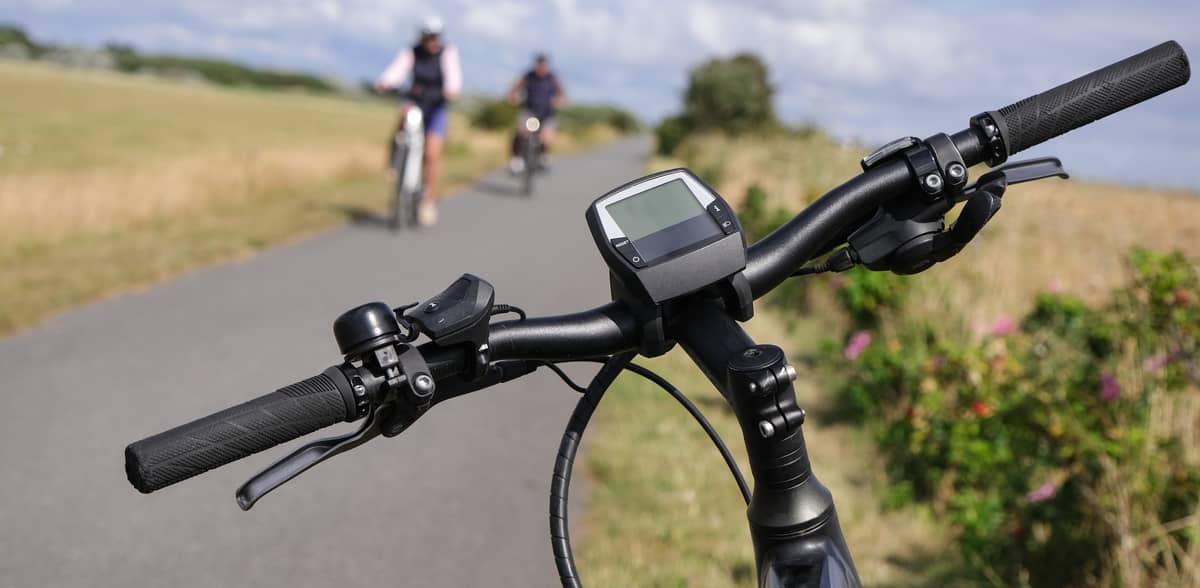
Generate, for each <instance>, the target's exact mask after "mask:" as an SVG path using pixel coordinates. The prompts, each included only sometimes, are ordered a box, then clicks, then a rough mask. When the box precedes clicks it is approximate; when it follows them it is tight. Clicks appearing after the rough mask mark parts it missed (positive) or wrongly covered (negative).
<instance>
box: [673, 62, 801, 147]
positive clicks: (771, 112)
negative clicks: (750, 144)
mask: <svg viewBox="0 0 1200 588" xmlns="http://www.w3.org/2000/svg"><path fill="white" fill-rule="evenodd" d="M769 78H770V76H769V75H768V73H767V66H766V64H765V63H764V62H763V61H762V59H760V58H759V57H758V56H757V55H753V54H749V53H743V54H740V55H736V56H734V57H731V58H728V59H720V58H718V59H711V60H709V61H707V62H705V63H703V64H701V65H699V66H697V67H696V68H694V69H692V71H691V72H690V73H689V74H688V87H687V91H686V92H685V93H684V111H683V117H684V118H685V119H686V120H687V123H688V127H689V130H690V131H712V130H716V131H724V132H726V133H729V134H734V135H736V134H741V133H745V132H750V131H759V130H762V129H765V128H773V127H776V126H778V124H779V121H778V119H776V117H775V107H774V105H773V104H772V101H771V100H772V96H773V94H774V89H773V88H772V87H771V83H770V79H769Z"/></svg>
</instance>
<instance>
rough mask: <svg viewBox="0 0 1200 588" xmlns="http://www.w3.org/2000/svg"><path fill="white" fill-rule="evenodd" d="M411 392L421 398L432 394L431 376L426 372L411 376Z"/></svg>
mask: <svg viewBox="0 0 1200 588" xmlns="http://www.w3.org/2000/svg"><path fill="white" fill-rule="evenodd" d="M413 392H414V393H415V394H416V395H417V396H420V397H422V398H424V397H426V396H429V395H430V394H433V378H431V377H429V375H428V374H418V375H417V377H416V378H413Z"/></svg>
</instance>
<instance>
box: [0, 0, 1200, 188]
mask: <svg viewBox="0 0 1200 588" xmlns="http://www.w3.org/2000/svg"><path fill="white" fill-rule="evenodd" d="M432 14H438V15H440V16H441V17H442V18H443V19H444V20H445V21H446V23H447V29H446V32H447V38H448V39H449V40H450V42H452V43H455V44H457V45H458V46H459V48H460V52H461V54H462V57H463V65H464V70H465V84H466V87H467V89H468V90H471V91H480V92H489V93H498V92H500V91H502V90H503V89H504V88H506V87H507V85H508V84H510V83H511V82H512V80H513V79H514V78H515V77H516V75H517V74H518V73H519V72H520V71H522V69H523V68H525V67H527V66H528V65H529V62H530V59H531V56H532V55H533V54H534V53H535V52H537V51H548V52H549V53H550V54H551V56H552V60H553V63H554V65H555V67H556V69H557V70H558V71H559V74H560V77H561V78H562V79H563V81H564V84H565V85H566V87H567V91H568V93H569V95H570V96H571V97H573V98H576V99H578V100H581V101H589V102H611V103H615V104H619V105H621V106H625V107H627V108H629V109H631V110H633V111H634V112H636V113H637V114H638V115H639V116H641V117H642V118H644V119H646V120H648V121H654V120H657V119H659V118H661V117H663V116H666V115H669V114H671V113H672V112H674V111H676V110H677V109H678V108H679V106H680V102H681V98H680V97H681V95H682V92H683V90H684V88H685V85H686V80H687V70H688V69H689V68H690V67H693V66H695V65H697V64H699V63H701V62H703V61H705V60H706V59H709V58H712V57H714V56H727V55H731V54H733V53H736V52H739V51H753V52H755V53H758V54H759V55H761V56H762V57H763V58H764V59H765V60H766V62H767V63H768V65H769V67H770V70H771V78H772V82H773V85H774V87H775V89H776V109H777V110H778V112H779V113H780V115H781V116H782V117H783V118H784V119H785V120H787V121H789V122H812V123H816V124H818V125H819V126H821V127H823V128H825V129H826V130H828V131H829V132H831V133H832V134H834V135H835V136H837V137H839V138H841V139H845V140H855V141H859V142H861V143H865V144H868V145H874V144H881V143H883V142H886V141H888V140H890V139H893V138H896V137H900V136H908V135H917V136H927V135H930V134H932V133H936V132H940V131H944V132H948V133H951V132H954V131H957V130H959V129H961V128H963V127H965V126H966V122H967V119H968V118H969V117H970V116H971V115H973V114H976V113H978V112H981V111H984V110H993V109H998V108H1000V107H1002V106H1004V105H1007V104H1009V103H1011V102H1014V101H1016V100H1018V99H1021V98H1024V97H1025V96H1028V95H1030V94H1033V93H1036V92H1039V91H1042V90H1045V89H1048V88H1050V87H1052V86H1055V85H1057V84H1059V83H1062V82H1065V81H1067V80H1069V79H1072V78H1074V77H1077V76H1079V75H1082V74H1084V73H1087V72H1089V71H1092V70H1094V69H1097V68H1099V67H1101V66H1104V65H1107V64H1108V63H1111V62H1113V61H1116V60H1119V59H1121V58H1123V57H1126V56H1128V55H1131V54H1133V53H1136V52H1138V51H1141V50H1143V49H1146V48H1149V47H1151V46H1153V45H1156V44H1158V43H1160V42H1162V41H1165V40H1168V39H1175V40H1177V41H1178V42H1179V43H1180V44H1182V45H1183V47H1184V49H1185V50H1189V51H1191V52H1193V53H1194V54H1196V55H1200V2H1198V1H1196V0H1162V1H1145V2H1132V1H1116V0H1091V1H1087V2H1045V1H1041V2H1039V1H1033V0H1009V1H1006V2H1004V3H1002V4H1001V3H996V2H992V3H984V2H975V1H971V0H958V1H951V0H936V1H930V2H923V3H916V2H900V1H898V0H808V1H804V2H800V1H784V0H742V1H739V2H732V1H731V2H712V1H706V0H690V1H689V0H639V1H634V0H591V1H583V0H545V1H529V2H517V1H513V0H441V1H425V0H413V1H407V0H393V1H386V0H313V1H306V2H302V1H296V0H250V1H247V0H203V1H200V0H185V1H164V0H0V22H4V21H7V22H11V23H14V24H17V25H20V26H23V27H25V28H26V29H27V30H28V31H29V32H30V33H31V34H32V35H33V36H34V37H35V38H36V39H39V40H44V41H50V42H56V43H65V44H80V45H99V44H101V43H104V42H108V41H119V42H123V43H129V44H132V45H134V46H135V47H137V48H139V49H141V50H146V51H160V52H179V53H189V54H205V55H212V56H217V57H225V58H231V59H236V60H239V61H244V62H247V63H252V64H256V65H262V66H272V67H285V68H289V69H296V70H302V71H310V72H315V73H319V74H323V75H328V76H333V77H338V78H342V79H345V80H350V81H356V80H360V79H365V78H373V77H374V76H375V75H376V74H378V72H379V71H380V70H381V69H382V68H383V67H384V66H385V65H386V64H387V62H388V61H389V60H390V59H391V57H392V56H393V55H394V54H395V52H396V51H397V50H398V49H399V48H400V47H403V46H407V45H411V43H412V41H413V39H414V36H415V30H416V28H417V26H418V24H419V23H420V21H421V20H423V19H424V18H425V17H426V16H427V15H432ZM1198 105H1200V82H1196V81H1193V82H1192V83H1191V84H1189V85H1188V86H1185V87H1183V88H1181V89H1178V90H1175V91H1173V92H1171V93H1168V94H1166V95H1164V96H1161V97H1159V98H1156V99H1154V100H1152V101H1150V102H1148V103H1146V104H1143V105H1140V106H1137V107H1135V108H1133V109H1131V110H1129V111H1126V112H1122V113H1120V114H1118V115H1115V116H1113V117H1110V118H1108V119H1104V120H1102V121H1100V122H1098V123H1096V124H1093V125H1091V126H1089V127H1085V128H1084V129H1081V130H1079V131H1076V132H1073V133H1071V134H1069V135H1067V136H1064V137H1061V138H1059V139H1056V140H1054V141H1052V142H1050V143H1049V144H1047V145H1046V146H1043V147H1040V148H1035V149H1032V150H1030V151H1028V152H1026V153H1023V154H1021V155H1019V156H1018V157H1022V156H1026V155H1028V156H1037V155H1058V156H1059V157H1061V158H1062V159H1063V163H1064V165H1065V166H1066V168H1067V170H1068V171H1073V172H1075V173H1076V174H1077V175H1078V176H1082V177H1088V178H1096V179H1110V180H1118V181H1123V182H1128V183H1135V184H1149V185H1159V186H1175V187H1185V188H1190V189H1200V175H1197V174H1194V173H1193V166H1195V165H1196V164H1198V163H1200V142H1198V141H1197V139H1196V138H1197V137H1200V108H1197V106H1198Z"/></svg>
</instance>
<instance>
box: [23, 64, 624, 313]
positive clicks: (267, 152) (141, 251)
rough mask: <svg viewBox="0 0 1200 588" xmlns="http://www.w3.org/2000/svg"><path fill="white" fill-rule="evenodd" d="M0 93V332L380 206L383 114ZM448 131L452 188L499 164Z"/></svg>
mask: <svg viewBox="0 0 1200 588" xmlns="http://www.w3.org/2000/svg"><path fill="white" fill-rule="evenodd" d="M0 87H2V88H4V92H3V93H0V274H2V275H3V280H0V334H2V333H5V332H10V331H12V330H14V329H16V328H20V327H24V326H28V325H31V324H35V323H36V322H37V321H39V320H41V319H42V318H44V317H46V316H47V315H49V314H51V313H53V312H55V311H58V310H61V309H63V308H66V307H69V306H71V305H74V304H78V303H80V302H84V301H88V300H92V299H95V298H97V297H101V296H105V295H108V294H111V293H114V292H119V291H121V290H123V289H126V288H129V287H134V286H139V285H145V284H149V283H153V282H155V281H157V280H161V279H163V278H166V277H168V276H171V275H173V274H176V273H178V272H180V271H184V270H187V269H191V268H194V267H197V266H200V265H204V264H209V263H214V262H217V261H222V260H226V259H230V258H233V257H238V256H241V255H246V254H248V253H250V252H253V251H256V250H259V249H261V248H263V247H266V246H269V245H271V244H274V243H278V242H280V241H283V240H286V239H290V238H295V237H296V236H298V235H303V234H306V233H310V232H312V231H316V230H320V229H322V228H326V227H329V226H331V225H335V224H337V223H341V222H345V220H346V219H347V216H348V215H349V214H351V213H352V212H355V211H376V212H380V211H382V210H383V208H384V207H385V205H386V198H385V194H386V191H387V183H386V176H385V175H384V174H383V173H382V171H383V159H384V152H383V149H384V144H385V141H386V136H387V132H388V129H389V128H390V126H391V125H392V124H393V123H394V117H395V112H394V108H392V107H391V106H389V105H387V104H386V103H382V102H375V101H357V100H350V99H344V98H329V97H318V96H311V95H304V94H287V93H278V92H261V91H250V90H231V89H223V88H216V87H210V86H204V85H188V84H177V83H168V82H163V81H160V80H154V79H143V78H137V77H131V76H125V75H119V74H112V73H107V72H81V71H74V70H64V69H58V68H55V67H49V66H45V65H38V64H26V63H15V62H3V61H0ZM451 128H452V132H451V134H450V137H449V142H448V143H447V145H446V160H445V165H444V170H443V173H444V175H445V183H446V185H447V189H453V188H455V187H458V186H462V185H463V184H465V183H467V182H469V181H471V180H473V179H474V178H476V177H478V176H479V174H480V173H482V172H484V171H486V170H488V169H492V168H495V167H497V166H499V165H501V164H502V162H503V161H504V159H505V157H506V151H507V144H508V141H507V138H506V136H505V135H503V134H501V133H493V132H483V131H479V130H477V129H473V128H470V127H469V125H468V124H467V121H466V119H465V117H463V116H461V115H459V114H458V113H452V118H451ZM613 136H614V134H613V132H612V131H611V129H592V130H589V131H588V132H585V133H583V134H581V135H580V136H578V137H567V136H564V137H563V139H564V140H563V142H562V145H561V148H562V150H564V151H569V150H571V149H575V148H580V147H584V146H587V145H592V144H595V143H598V142H601V141H605V140H608V139H611V138H612V137H613Z"/></svg>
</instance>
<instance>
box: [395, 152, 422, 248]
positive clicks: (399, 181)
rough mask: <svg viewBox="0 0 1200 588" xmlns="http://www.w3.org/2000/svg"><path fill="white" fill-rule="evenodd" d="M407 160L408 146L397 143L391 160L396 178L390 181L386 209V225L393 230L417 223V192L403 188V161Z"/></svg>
mask: <svg viewBox="0 0 1200 588" xmlns="http://www.w3.org/2000/svg"><path fill="white" fill-rule="evenodd" d="M407 160H408V147H407V146H405V145H398V146H397V147H396V155H395V159H393V160H392V169H393V170H395V172H396V179H395V181H394V182H393V183H392V198H391V206H390V208H389V210H388V227H389V228H390V229H391V230H393V231H399V230H400V229H401V228H404V227H412V226H415V225H416V224H417V201H416V200H417V194H419V192H418V193H417V194H413V193H410V192H411V191H410V190H406V189H405V188H404V173H405V162H406V161H407Z"/></svg>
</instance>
